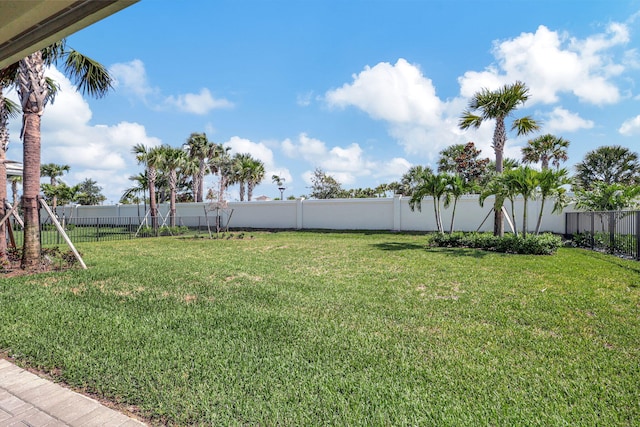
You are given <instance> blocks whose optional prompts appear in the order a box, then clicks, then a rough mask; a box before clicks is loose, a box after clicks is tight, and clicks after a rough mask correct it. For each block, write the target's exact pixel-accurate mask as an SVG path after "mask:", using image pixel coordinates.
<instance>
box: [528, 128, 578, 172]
mask: <svg viewBox="0 0 640 427" xmlns="http://www.w3.org/2000/svg"><path fill="white" fill-rule="evenodd" d="M567 148H569V141H568V140H566V139H563V138H562V137H559V136H555V135H551V134H550V133H548V134H546V135H542V136H539V137H537V138H534V139H530V140H529V141H528V142H527V146H526V147H523V148H522V162H523V163H538V162H540V163H541V166H542V169H543V170H544V169H548V168H549V161H551V164H553V165H554V166H555V167H556V169H559V168H560V162H566V161H567V159H568V158H569V157H568V156H567Z"/></svg>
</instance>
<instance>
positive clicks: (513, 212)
mask: <svg viewBox="0 0 640 427" xmlns="http://www.w3.org/2000/svg"><path fill="white" fill-rule="evenodd" d="M511 220H512V221H511V222H512V223H513V233H514V234H515V235H516V237H518V222H517V221H516V203H515V202H514V201H513V199H511ZM503 235H504V233H503Z"/></svg>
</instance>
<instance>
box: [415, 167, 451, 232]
mask: <svg viewBox="0 0 640 427" xmlns="http://www.w3.org/2000/svg"><path fill="white" fill-rule="evenodd" d="M429 172H430V171H426V170H425V171H424V172H423V177H422V184H420V185H419V186H418V187H416V188H415V190H414V192H413V195H412V196H411V199H410V200H409V207H410V208H411V210H414V209H415V208H417V209H418V210H419V211H422V199H423V198H425V197H427V196H431V197H432V198H433V212H434V214H435V217H436V227H437V228H438V232H439V233H444V228H443V226H442V215H441V213H440V211H441V210H440V200H441V199H442V196H443V195H444V194H445V193H446V191H447V182H448V175H447V174H444V173H439V174H437V175H434V174H432V173H429Z"/></svg>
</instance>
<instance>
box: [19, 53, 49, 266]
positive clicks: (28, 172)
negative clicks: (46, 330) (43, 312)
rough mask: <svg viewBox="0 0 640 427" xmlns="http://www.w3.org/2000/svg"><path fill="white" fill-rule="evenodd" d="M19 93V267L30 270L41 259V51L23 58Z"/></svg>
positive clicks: (43, 91) (43, 84)
mask: <svg viewBox="0 0 640 427" xmlns="http://www.w3.org/2000/svg"><path fill="white" fill-rule="evenodd" d="M18 94H19V95H20V103H21V104H22V114H23V116H22V135H21V136H22V141H23V144H22V149H23V154H22V161H23V182H22V209H23V214H24V218H23V219H24V243H23V250H22V268H25V269H31V268H34V267H36V266H37V265H38V264H39V262H40V219H39V215H38V214H39V210H40V209H39V206H38V194H39V193H40V121H41V115H42V113H43V111H44V106H45V103H46V99H47V95H48V86H47V84H46V80H45V77H44V61H43V60H42V52H41V51H37V52H35V53H33V54H31V55H29V56H28V57H26V58H24V59H22V60H21V61H20V65H19V72H18Z"/></svg>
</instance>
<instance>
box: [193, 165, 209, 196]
mask: <svg viewBox="0 0 640 427" xmlns="http://www.w3.org/2000/svg"><path fill="white" fill-rule="evenodd" d="M206 167H207V164H206V163H205V161H204V158H202V159H200V164H199V165H198V188H197V189H195V190H194V191H197V193H198V196H197V199H196V201H198V202H202V201H204V172H205V169H206Z"/></svg>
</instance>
